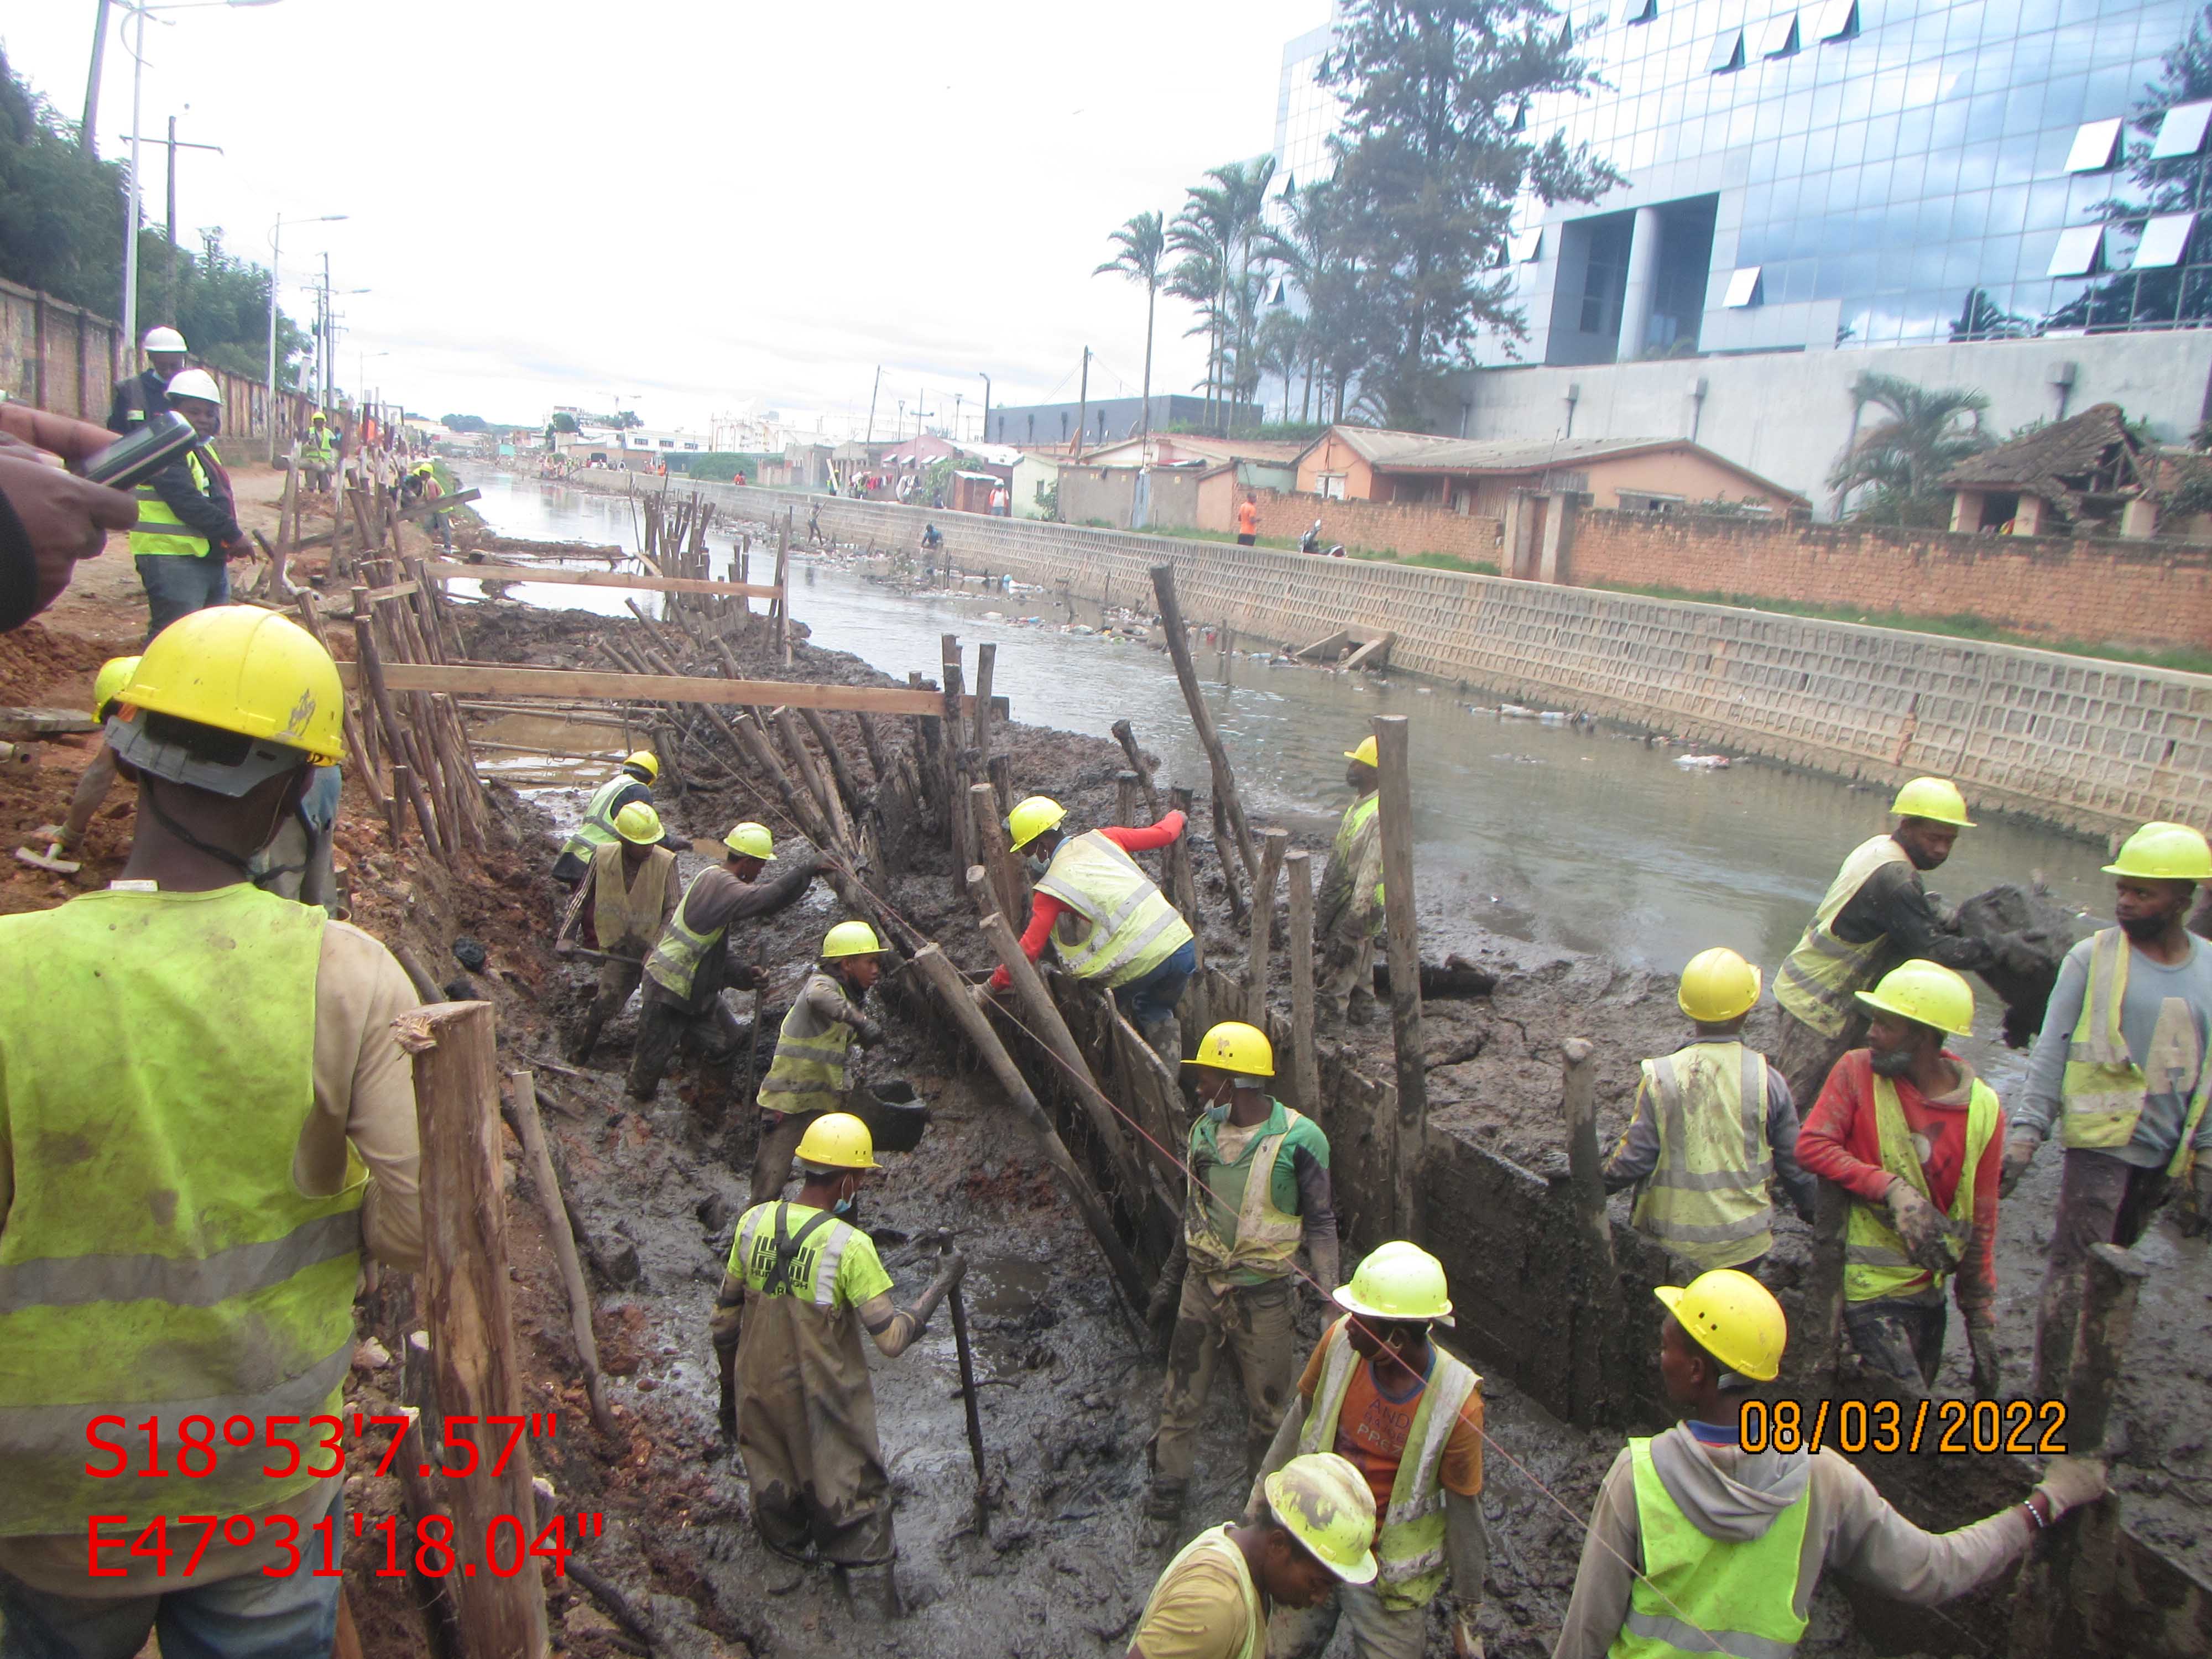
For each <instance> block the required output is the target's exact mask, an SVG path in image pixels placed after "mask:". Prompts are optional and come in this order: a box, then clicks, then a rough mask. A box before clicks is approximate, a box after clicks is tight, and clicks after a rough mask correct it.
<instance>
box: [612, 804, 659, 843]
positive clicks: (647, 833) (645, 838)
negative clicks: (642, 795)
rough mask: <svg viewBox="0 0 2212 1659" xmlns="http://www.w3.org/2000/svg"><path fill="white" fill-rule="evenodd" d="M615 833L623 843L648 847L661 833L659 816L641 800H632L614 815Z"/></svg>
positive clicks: (657, 839)
mask: <svg viewBox="0 0 2212 1659" xmlns="http://www.w3.org/2000/svg"><path fill="white" fill-rule="evenodd" d="M615 833H616V834H617V835H618V836H621V837H622V838H623V840H624V841H629V842H636V843H637V844H638V845H639V846H640V847H650V846H652V845H653V843H654V842H657V841H659V839H660V837H661V835H662V833H663V831H662V829H661V828H660V814H659V813H658V812H656V811H653V808H652V807H651V806H650V805H647V804H646V803H645V802H644V801H641V800H634V801H632V802H631V803H630V804H629V805H627V806H625V807H623V810H622V811H619V812H617V813H616V814H615Z"/></svg>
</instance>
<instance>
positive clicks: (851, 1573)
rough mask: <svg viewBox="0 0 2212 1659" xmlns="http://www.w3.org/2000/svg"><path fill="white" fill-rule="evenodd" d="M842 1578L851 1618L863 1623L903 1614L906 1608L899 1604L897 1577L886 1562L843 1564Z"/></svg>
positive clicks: (901, 1617)
mask: <svg viewBox="0 0 2212 1659" xmlns="http://www.w3.org/2000/svg"><path fill="white" fill-rule="evenodd" d="M842 1577H844V1580H845V1597H846V1600H847V1601H849V1602H851V1603H852V1607H853V1617H854V1618H855V1619H857V1620H860V1621H861V1622H862V1623H863V1624H871V1625H872V1624H878V1623H881V1622H882V1621H884V1620H890V1619H903V1618H905V1617H906V1609H905V1608H904V1607H902V1606H900V1605H899V1594H898V1580H897V1578H896V1577H894V1576H893V1574H892V1571H891V1568H890V1564H889V1563H888V1562H886V1563H885V1564H884V1565H882V1566H880V1567H846V1568H844V1569H842Z"/></svg>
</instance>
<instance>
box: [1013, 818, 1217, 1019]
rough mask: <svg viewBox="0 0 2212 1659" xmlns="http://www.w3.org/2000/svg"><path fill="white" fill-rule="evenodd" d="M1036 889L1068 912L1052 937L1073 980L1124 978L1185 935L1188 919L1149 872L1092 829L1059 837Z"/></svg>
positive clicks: (1156, 960) (1114, 981) (1177, 946)
mask: <svg viewBox="0 0 2212 1659" xmlns="http://www.w3.org/2000/svg"><path fill="white" fill-rule="evenodd" d="M1037 891H1039V892H1040V893H1049V894H1051V895H1052V896H1053V897H1054V898H1056V899H1058V900H1059V901H1060V902H1061V903H1062V904H1065V905H1066V906H1067V908H1069V909H1071V910H1073V912H1075V915H1073V916H1062V917H1061V918H1060V921H1058V922H1057V923H1056V924H1054V927H1053V930H1052V942H1053V948H1054V949H1055V950H1057V951H1059V952H1060V960H1061V961H1063V962H1065V963H1066V964H1067V967H1068V970H1069V971H1070V972H1071V973H1073V974H1074V975H1075V976H1076V977H1077V978H1079V979H1103V981H1106V984H1107V985H1108V986H1109V987H1113V986H1116V985H1127V983H1128V982H1129V981H1132V980H1134V979H1140V978H1142V977H1143V976H1144V975H1146V974H1149V973H1150V972H1152V969H1155V968H1157V967H1158V966H1159V965H1160V964H1161V963H1164V962H1165V961H1166V960H1167V959H1168V958H1169V957H1171V956H1173V955H1174V954H1175V953H1176V951H1179V950H1181V949H1182V947H1183V946H1184V945H1188V943H1189V942H1190V939H1191V932H1190V927H1189V925H1188V923H1186V922H1185V921H1183V919H1182V917H1181V916H1180V915H1176V908H1175V906H1173V905H1172V904H1170V903H1169V902H1167V899H1166V898H1165V896H1163V895H1162V893H1161V892H1160V890H1159V889H1158V887H1155V886H1154V885H1153V884H1152V878H1151V877H1150V876H1147V875H1146V873H1145V872H1143V871H1142V870H1140V869H1139V868H1138V867H1137V861H1136V860H1134V859H1133V858H1131V857H1130V856H1129V855H1128V854H1127V853H1125V852H1123V851H1122V850H1121V848H1119V847H1117V846H1116V845H1115V843H1114V842H1112V841H1110V840H1109V839H1108V838H1107V837H1106V836H1104V835H1103V834H1101V833H1100V832H1099V831H1098V830H1096V829H1092V830H1090V831H1088V832H1087V833H1085V834H1084V835H1080V836H1076V837H1075V838H1074V839H1073V840H1072V841H1064V842H1061V843H1060V850H1059V851H1057V852H1056V853H1054V854H1053V855H1052V863H1051V865H1050V866H1048V868H1047V869H1046V871H1045V872H1044V874H1043V876H1042V878H1039V880H1038V882H1037Z"/></svg>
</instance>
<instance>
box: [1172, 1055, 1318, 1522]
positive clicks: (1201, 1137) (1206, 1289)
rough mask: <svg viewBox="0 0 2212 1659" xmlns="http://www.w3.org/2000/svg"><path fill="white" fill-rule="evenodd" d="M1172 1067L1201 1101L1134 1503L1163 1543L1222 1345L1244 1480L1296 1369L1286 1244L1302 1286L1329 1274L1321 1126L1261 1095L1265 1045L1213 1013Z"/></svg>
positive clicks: (1186, 1481) (1265, 1079)
mask: <svg viewBox="0 0 2212 1659" xmlns="http://www.w3.org/2000/svg"><path fill="white" fill-rule="evenodd" d="M1183 1064H1184V1065H1186V1066H1192V1067H1194V1068H1195V1069H1196V1071H1197V1073H1198V1098H1199V1103H1200V1105H1201V1106H1202V1107H1204V1108H1205V1110H1203V1111H1201V1112H1200V1114H1199V1118H1198V1121H1197V1122H1195V1123H1194V1124H1193V1125H1191V1130H1190V1146H1189V1157H1188V1162H1187V1164H1186V1167H1187V1168H1188V1171H1189V1185H1188V1193H1187V1195H1186V1197H1185V1198H1184V1200H1183V1213H1182V1226H1183V1230H1182V1238H1181V1239H1180V1240H1178V1241H1177V1243H1176V1250H1175V1254H1174V1255H1173V1256H1171V1257H1170V1260H1169V1262H1168V1266H1167V1271H1166V1272H1164V1273H1162V1274H1161V1275H1160V1283H1159V1288H1158V1290H1157V1291H1154V1292H1153V1296H1152V1322H1153V1323H1154V1324H1155V1325H1156V1326H1157V1325H1158V1323H1160V1322H1161V1321H1162V1320H1163V1319H1164V1317H1165V1316H1166V1314H1167V1311H1168V1310H1169V1309H1170V1307H1172V1308H1173V1309H1174V1310H1175V1334H1174V1336H1173V1338H1172V1339H1171V1340H1170V1343H1169V1345H1168V1378H1167V1388H1166V1392H1165V1394H1164V1397H1163V1399H1162V1401H1161V1403H1160V1424H1159V1429H1158V1432H1156V1433H1155V1434H1154V1435H1153V1437H1152V1495H1151V1497H1150V1498H1149V1500H1148V1501H1147V1503H1146V1506H1145V1516H1146V1521H1147V1522H1149V1523H1150V1525H1151V1528H1152V1530H1153V1532H1154V1533H1155V1534H1156V1535H1157V1536H1158V1540H1159V1541H1161V1542H1163V1543H1164V1542H1165V1541H1167V1540H1168V1539H1169V1538H1170V1537H1172V1536H1175V1535H1176V1526H1177V1523H1178V1522H1181V1520H1182V1504H1183V1495H1184V1492H1186V1491H1187V1490H1188V1487H1189V1485H1190V1472H1191V1468H1192V1465H1193V1463H1194V1462H1195V1461H1196V1456H1197V1451H1198V1424H1199V1419H1200V1417H1201V1416H1202V1415H1203V1414H1204V1413H1205V1411H1206V1395H1208V1394H1210V1393H1211V1392H1212V1388H1213V1373H1214V1368H1215V1366H1216V1365H1217V1364H1218V1362H1219V1359H1220V1356H1221V1351H1222V1350H1223V1349H1224V1348H1227V1349H1228V1350H1229V1351H1230V1352H1231V1353H1232V1354H1233V1355H1234V1356H1235V1358H1236V1362H1237V1375H1238V1376H1239V1377H1240V1378H1241V1379H1242V1381H1243V1385H1244V1410H1245V1419H1244V1447H1245V1462H1244V1474H1245V1478H1246V1479H1247V1480H1249V1479H1250V1478H1251V1476H1252V1474H1253V1473H1254V1471H1255V1470H1256V1469H1257V1468H1259V1466H1260V1462H1261V1458H1263V1457H1264V1456H1265V1455H1267V1445H1268V1443H1269V1442H1270V1441H1271V1440H1272V1439H1273V1437H1274V1433H1275V1428H1276V1425H1278V1424H1279V1423H1280V1422H1281V1421H1282V1416H1283V1402H1284V1401H1286V1400H1288V1399H1289V1398H1290V1395H1291V1379H1292V1378H1293V1377H1295V1376H1297V1368H1298V1350H1299V1343H1298V1334H1297V1327H1296V1326H1295V1325H1294V1324H1293V1323H1292V1320H1291V1316H1292V1314H1293V1312H1294V1299H1293V1296H1292V1280H1293V1279H1294V1277H1295V1273H1294V1272H1293V1270H1294V1268H1295V1267H1296V1266H1297V1254H1298V1247H1299V1246H1300V1245H1301V1244H1303V1245H1304V1247H1305V1251H1306V1259H1307V1261H1308V1263H1309V1264H1310V1270H1311V1272H1312V1274H1313V1282H1314V1283H1315V1284H1316V1285H1321V1286H1322V1287H1323V1288H1324V1289H1325V1290H1334V1289H1335V1288H1336V1283H1337V1241H1336V1212H1335V1210H1334V1207H1333V1205H1332V1201H1331V1196H1330V1192H1329V1177H1328V1136H1327V1135H1325V1134H1323V1133H1322V1130H1321V1125H1319V1124H1318V1123H1316V1122H1315V1121H1313V1120H1312V1119H1311V1118H1310V1117H1307V1116H1305V1115H1304V1114H1303V1113H1299V1112H1294V1111H1292V1110H1291V1109H1290V1108H1289V1107H1287V1106H1285V1105H1284V1104H1283V1103H1282V1102H1281V1101H1279V1100H1277V1099H1275V1098H1273V1097H1272V1096H1271V1095H1270V1094H1269V1093H1268V1092H1267V1085H1268V1083H1269V1081H1270V1079H1273V1077H1274V1075H1275V1051H1274V1048H1273V1045H1272V1044H1271V1043H1269V1042H1268V1041H1267V1035H1266V1034H1265V1033H1264V1032H1262V1031H1261V1030H1259V1029H1258V1028H1257V1027H1255V1026H1251V1025H1246V1024H1242V1023H1240V1022H1238V1021H1236V1020H1230V1021H1227V1022H1225V1023H1224V1024H1219V1025H1217V1026H1215V1027H1214V1028H1213V1029H1212V1030H1210V1031H1208V1032H1207V1033H1206V1036H1205V1037H1204V1038H1203V1039H1202V1040H1201V1041H1200V1043H1199V1045H1198V1058H1197V1059H1195V1060H1185V1061H1184V1062H1183ZM1178 1286H1180V1289H1179V1290H1178Z"/></svg>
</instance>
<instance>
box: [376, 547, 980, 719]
mask: <svg viewBox="0 0 2212 1659" xmlns="http://www.w3.org/2000/svg"><path fill="white" fill-rule="evenodd" d="M432 568H433V569H434V570H435V566H434V567H432ZM337 667H338V678H340V679H342V680H343V682H344V683H345V686H346V689H347V690H356V689H357V677H358V675H359V672H360V670H359V668H358V666H357V665H356V664H353V663H349V662H342V663H340V664H339V665H337ZM384 684H385V686H386V689H387V690H392V691H443V692H446V693H447V694H448V695H450V696H460V697H585V698H590V699H594V700H597V701H600V702H690V703H712V704H715V705H718V706H720V707H723V708H835V709H846V710H850V711H854V712H858V711H860V710H866V711H867V712H868V713H870V714H937V715H942V714H944V712H945V698H944V696H943V694H941V693H939V692H936V691H929V690H921V691H916V690H909V689H908V688H907V687H905V686H893V685H811V684H801V683H799V682H797V681H791V680H736V679H726V678H723V677H721V676H720V675H705V674H618V673H614V672H611V671H598V670H593V669H578V668H509V667H507V666H505V665H499V666H465V665H460V664H458V663H416V662H387V663H386V664H385V665H384ZM960 702H961V708H962V711H963V713H965V714H974V712H975V698H973V697H972V696H971V697H963V698H962V699H961V700H960ZM991 704H992V708H991V713H992V715H993V716H994V718H995V719H998V720H1005V719H1006V717H1007V714H1006V699H1005V698H1004V697H994V698H992V699H991Z"/></svg>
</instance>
